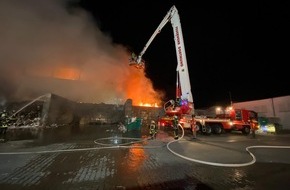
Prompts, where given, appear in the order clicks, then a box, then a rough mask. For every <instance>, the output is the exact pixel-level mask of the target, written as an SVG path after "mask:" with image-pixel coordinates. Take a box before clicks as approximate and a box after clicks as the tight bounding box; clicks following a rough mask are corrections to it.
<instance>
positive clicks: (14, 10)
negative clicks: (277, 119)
mask: <svg viewBox="0 0 290 190" xmlns="http://www.w3.org/2000/svg"><path fill="white" fill-rule="evenodd" d="M67 2H68V0H50V1H39V0H25V1H20V0H2V1H0V12H1V14H0V23H1V27H0V41H1V43H0V69H1V76H0V82H1V83H0V101H1V102H5V101H20V100H27V99H33V98H36V97H38V96H40V95H43V94H47V93H54V94H56V95H59V96H62V97H64V98H67V99H70V100H73V101H79V102H88V103H101V102H103V103H116V102H119V103H120V101H121V102H122V103H124V101H126V100H127V99H128V98H131V99H132V100H133V104H134V105H141V104H142V105H160V103H161V101H160V100H161V98H162V93H160V92H156V91H155V90H154V89H153V86H152V81H150V80H149V79H148V78H146V77H145V73H144V72H143V71H142V70H138V69H136V68H134V67H130V66H129V57H130V52H128V51H127V49H126V48H125V47H124V46H123V45H121V44H114V43H112V40H111V38H110V36H109V35H107V34H104V33H103V32H102V31H100V29H99V28H98V27H97V26H96V23H95V22H93V20H92V18H91V17H90V15H89V14H88V13H87V12H86V11H84V10H81V9H76V8H74V9H73V10H70V11H68V10H67V8H66V7H67V6H65V3H67Z"/></svg>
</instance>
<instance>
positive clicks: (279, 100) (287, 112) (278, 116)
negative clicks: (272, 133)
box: [233, 96, 290, 129]
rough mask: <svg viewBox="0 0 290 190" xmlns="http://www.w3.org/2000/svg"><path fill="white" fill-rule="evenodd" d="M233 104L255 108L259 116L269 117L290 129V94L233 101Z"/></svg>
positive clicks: (245, 107) (237, 106)
mask: <svg viewBox="0 0 290 190" xmlns="http://www.w3.org/2000/svg"><path fill="white" fill-rule="evenodd" d="M233 106H234V107H235V108H244V109H250V110H254V111H256V112H257V113H258V114H259V117H267V118H269V119H270V120H271V121H272V122H277V123H279V124H281V125H282V127H283V129H290V96H282V97H275V98H268V99H262V100H255V101H247V102H236V103H233Z"/></svg>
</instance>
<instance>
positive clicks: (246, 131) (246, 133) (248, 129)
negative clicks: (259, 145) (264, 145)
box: [242, 126, 251, 135]
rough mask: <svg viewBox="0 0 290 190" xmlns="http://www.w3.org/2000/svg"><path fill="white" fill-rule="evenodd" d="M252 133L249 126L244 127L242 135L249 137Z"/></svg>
mask: <svg viewBox="0 0 290 190" xmlns="http://www.w3.org/2000/svg"><path fill="white" fill-rule="evenodd" d="M250 132H251V128H250V127H249V126H244V128H243V130H242V133H243V134H244V135H248V134H250Z"/></svg>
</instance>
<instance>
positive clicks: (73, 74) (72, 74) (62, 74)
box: [53, 67, 81, 80]
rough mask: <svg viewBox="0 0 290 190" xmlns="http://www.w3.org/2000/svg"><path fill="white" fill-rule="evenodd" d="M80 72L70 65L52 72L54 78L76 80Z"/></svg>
mask: <svg viewBox="0 0 290 190" xmlns="http://www.w3.org/2000/svg"><path fill="white" fill-rule="evenodd" d="M80 75H81V72H80V71H79V70H78V69H75V68H72V67H61V68H58V69H56V70H55V71H54V72H53V77H54V78H59V79H67V80H78V79H80Z"/></svg>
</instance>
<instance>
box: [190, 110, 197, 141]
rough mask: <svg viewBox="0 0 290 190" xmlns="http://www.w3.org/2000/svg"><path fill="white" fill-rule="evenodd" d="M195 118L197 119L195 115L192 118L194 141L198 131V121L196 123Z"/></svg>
mask: <svg viewBox="0 0 290 190" xmlns="http://www.w3.org/2000/svg"><path fill="white" fill-rule="evenodd" d="M194 117H195V115H194V114H193V115H192V116H191V131H192V139H196V131H197V126H196V121H195V119H194Z"/></svg>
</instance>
